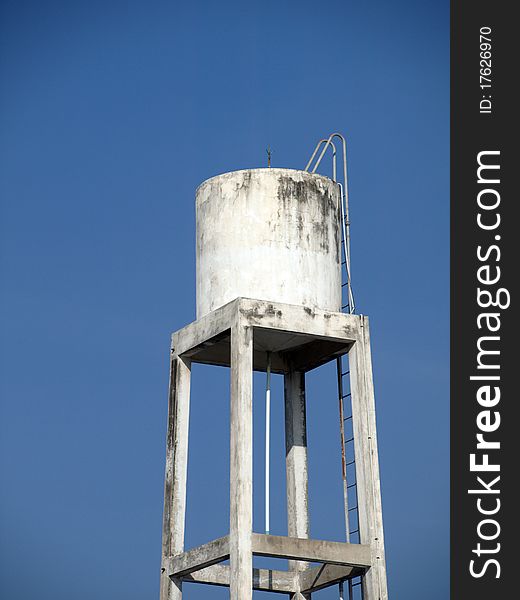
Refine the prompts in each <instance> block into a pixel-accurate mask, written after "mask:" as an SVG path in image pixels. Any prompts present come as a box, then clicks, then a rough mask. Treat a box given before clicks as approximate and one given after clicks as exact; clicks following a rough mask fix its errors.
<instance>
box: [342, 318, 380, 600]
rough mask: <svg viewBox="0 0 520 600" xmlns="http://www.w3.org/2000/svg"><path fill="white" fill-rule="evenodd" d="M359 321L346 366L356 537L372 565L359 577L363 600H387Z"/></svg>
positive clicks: (368, 372) (365, 351)
mask: <svg viewBox="0 0 520 600" xmlns="http://www.w3.org/2000/svg"><path fill="white" fill-rule="evenodd" d="M360 321H361V332H362V335H361V339H360V340H358V341H357V342H356V343H355V344H354V346H353V347H352V349H351V350H350V352H349V363H350V377H351V392H352V426H353V432H354V445H355V447H354V451H355V455H356V481H357V495H358V512H359V534H360V541H361V543H362V544H368V545H369V546H370V548H371V562H372V565H373V566H372V567H371V568H370V569H369V570H368V571H367V573H366V574H365V576H364V577H363V593H364V595H363V597H364V600H388V590H387V582H386V563H385V552H384V538H383V511H382V507H381V488H380V482H379V458H378V452H377V433H376V413H375V400H374V384H373V380H372V357H371V353H370V333H369V328H368V319H367V317H364V316H360Z"/></svg>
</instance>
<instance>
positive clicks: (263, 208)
mask: <svg viewBox="0 0 520 600" xmlns="http://www.w3.org/2000/svg"><path fill="white" fill-rule="evenodd" d="M196 221H197V318H200V317H201V316H203V315H205V314H207V313H209V312H211V311H212V310H214V309H216V308H218V307H220V306H222V305H224V304H226V303H227V302H230V301H231V300H234V299H235V298H237V297H239V296H244V297H253V298H260V299H263V300H271V301H275V302H284V303H288V304H298V305H301V306H306V307H308V308H311V309H314V308H321V309H325V310H332V311H339V310H340V308H341V233H340V200H339V189H338V185H337V184H335V183H334V182H333V181H332V180H330V179H329V178H328V177H324V176H322V175H313V174H311V173H307V172H305V171H296V170H293V169H250V170H244V171H234V172H232V173H225V174H223V175H218V176H217V177H213V178H211V179H208V180H207V181H205V182H204V183H202V184H201V185H200V186H199V188H198V189H197V194H196Z"/></svg>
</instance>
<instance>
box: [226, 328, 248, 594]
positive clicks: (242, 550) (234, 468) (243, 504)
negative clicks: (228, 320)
mask: <svg viewBox="0 0 520 600" xmlns="http://www.w3.org/2000/svg"><path fill="white" fill-rule="evenodd" d="M237 321H238V322H237V323H236V324H235V325H234V326H233V328H232V330H231V448H230V459H231V460H230V526H229V552H230V567H231V580H230V588H229V595H230V600H251V598H252V597H253V554H252V545H251V532H252V526H253V329H252V328H251V327H244V326H243V325H241V324H240V320H239V319H237Z"/></svg>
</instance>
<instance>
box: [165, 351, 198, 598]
mask: <svg viewBox="0 0 520 600" xmlns="http://www.w3.org/2000/svg"><path fill="white" fill-rule="evenodd" d="M190 379H191V364H190V361H189V360H184V359H182V358H179V357H178V356H176V355H175V354H172V358H171V367H170V390H169V398H168V432H167V438H166V474H165V485H164V516H163V544H162V557H163V567H162V569H161V586H160V587H161V592H160V598H161V600H180V599H181V598H182V583H181V581H178V580H173V581H172V580H170V579H169V577H167V576H166V575H165V561H166V560H167V559H168V558H169V557H170V556H174V555H176V554H180V553H181V552H182V551H183V550H184V522H185V514H186V475H187V466H188V424H189V410H190Z"/></svg>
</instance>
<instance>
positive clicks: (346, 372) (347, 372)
mask: <svg viewBox="0 0 520 600" xmlns="http://www.w3.org/2000/svg"><path fill="white" fill-rule="evenodd" d="M349 373H350V371H345V372H344V373H342V374H341V376H342V377H345V375H348V374H349Z"/></svg>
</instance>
